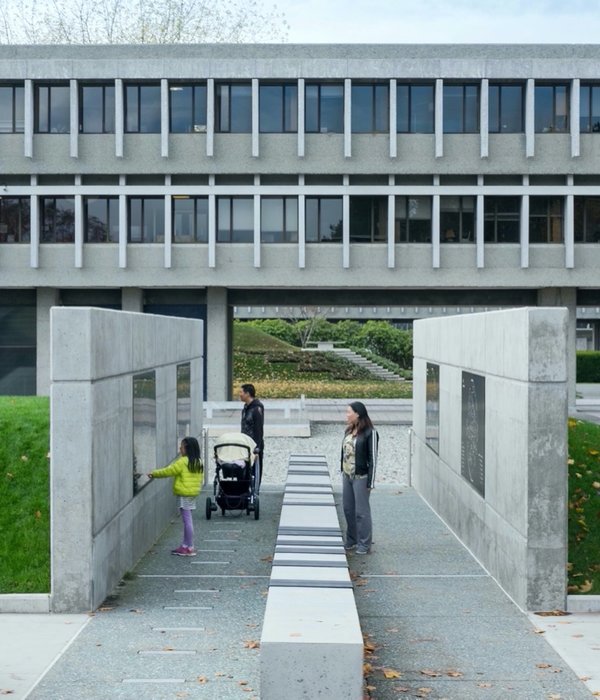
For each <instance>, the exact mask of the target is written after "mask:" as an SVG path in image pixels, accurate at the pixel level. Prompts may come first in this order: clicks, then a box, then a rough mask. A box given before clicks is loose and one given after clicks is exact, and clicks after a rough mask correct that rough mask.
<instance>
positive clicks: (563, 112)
mask: <svg viewBox="0 0 600 700" xmlns="http://www.w3.org/2000/svg"><path fill="white" fill-rule="evenodd" d="M567 96H568V92H567V87H566V85H557V86H556V87H555V92H554V99H555V105H556V107H555V109H556V115H555V119H554V130H555V131H566V130H567V125H568V121H569V117H568V115H569V108H568V104H567Z"/></svg>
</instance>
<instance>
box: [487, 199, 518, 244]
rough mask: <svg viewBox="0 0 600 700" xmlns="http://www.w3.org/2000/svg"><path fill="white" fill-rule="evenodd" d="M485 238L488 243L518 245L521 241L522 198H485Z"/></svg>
mask: <svg viewBox="0 0 600 700" xmlns="http://www.w3.org/2000/svg"><path fill="white" fill-rule="evenodd" d="M484 212H485V213H484V226H483V229H484V237H485V242H486V243H518V242H519V240H520V226H521V224H520V221H521V198H520V197H485V198H484Z"/></svg>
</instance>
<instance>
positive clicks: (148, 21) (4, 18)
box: [0, 0, 289, 44]
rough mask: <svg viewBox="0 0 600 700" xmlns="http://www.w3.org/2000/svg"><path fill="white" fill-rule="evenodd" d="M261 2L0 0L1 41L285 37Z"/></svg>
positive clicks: (277, 15)
mask: <svg viewBox="0 0 600 700" xmlns="http://www.w3.org/2000/svg"><path fill="white" fill-rule="evenodd" d="M288 28H289V26H288V24H287V22H286V19H285V15H284V14H283V12H281V11H280V10H279V9H278V8H277V6H275V5H273V6H271V7H269V6H267V5H265V4H264V2H263V0H0V43H1V44H183V43H190V44H198V43H206V42H231V43H239V42H244V41H253V42H260V41H284V40H285V39H286V38H287V31H288Z"/></svg>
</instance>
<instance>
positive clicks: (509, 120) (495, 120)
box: [489, 85, 523, 134]
mask: <svg viewBox="0 0 600 700" xmlns="http://www.w3.org/2000/svg"><path fill="white" fill-rule="evenodd" d="M489 131H490V132H491V133H506V134H508V133H513V134H514V133H521V132H522V131H523V86H522V85H490V86H489Z"/></svg>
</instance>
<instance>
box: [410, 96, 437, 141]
mask: <svg viewBox="0 0 600 700" xmlns="http://www.w3.org/2000/svg"><path fill="white" fill-rule="evenodd" d="M410 92H411V100H410V104H411V110H410V111H411V114H410V130H411V132H412V133H415V134H432V133H433V118H434V105H433V85H413V86H412V87H411V90H410Z"/></svg>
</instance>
